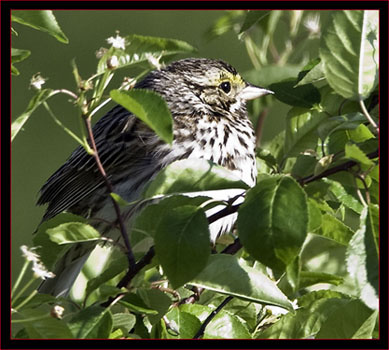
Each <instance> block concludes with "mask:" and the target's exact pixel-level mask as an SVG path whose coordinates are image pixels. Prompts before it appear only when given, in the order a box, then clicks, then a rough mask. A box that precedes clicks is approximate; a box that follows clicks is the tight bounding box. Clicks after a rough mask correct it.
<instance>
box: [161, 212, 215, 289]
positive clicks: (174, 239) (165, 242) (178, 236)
mask: <svg viewBox="0 0 389 350" xmlns="http://www.w3.org/2000/svg"><path fill="white" fill-rule="evenodd" d="M210 246H211V244H210V238H209V229H208V221H207V218H206V216H205V213H204V211H203V210H202V209H200V208H197V207H195V206H191V205H185V206H182V207H176V208H174V209H172V210H171V211H170V212H167V213H165V216H164V217H163V218H162V219H161V221H160V222H159V225H158V227H157V230H156V234H155V252H156V255H157V257H158V259H159V261H160V263H161V266H162V268H163V271H164V272H165V273H166V275H167V277H168V279H169V281H170V283H171V284H172V286H173V288H174V289H177V288H178V287H180V286H182V285H183V284H185V283H186V282H189V281H190V280H191V279H192V278H194V277H195V276H196V275H197V274H198V273H199V272H200V271H201V270H203V269H204V267H205V266H206V264H207V261H208V258H209V256H210V254H211V249H210Z"/></svg>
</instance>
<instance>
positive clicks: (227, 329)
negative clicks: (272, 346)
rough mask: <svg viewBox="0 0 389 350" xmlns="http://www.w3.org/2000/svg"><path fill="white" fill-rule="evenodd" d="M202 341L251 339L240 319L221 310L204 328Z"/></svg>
mask: <svg viewBox="0 0 389 350" xmlns="http://www.w3.org/2000/svg"><path fill="white" fill-rule="evenodd" d="M203 339H251V335H250V333H249V331H248V329H247V327H246V326H245V325H244V324H243V323H242V321H241V319H239V318H238V317H236V316H234V315H231V314H230V313H228V312H226V311H224V310H222V311H221V312H219V313H218V314H217V315H216V316H215V317H214V318H213V319H212V321H211V322H210V323H209V324H208V326H207V327H206V328H205V331H204V336H203Z"/></svg>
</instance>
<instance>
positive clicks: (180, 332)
mask: <svg viewBox="0 0 389 350" xmlns="http://www.w3.org/2000/svg"><path fill="white" fill-rule="evenodd" d="M166 320H167V321H168V323H167V322H166ZM164 321H165V323H166V328H167V330H166V331H165V334H164V335H165V337H164V338H167V339H192V338H193V337H194V336H195V334H196V333H197V331H198V330H199V328H200V327H201V323H200V320H199V319H198V318H197V317H196V316H194V315H192V314H190V313H187V312H185V311H182V310H181V309H179V308H178V307H173V308H172V309H171V310H170V311H169V312H168V313H167V314H166V318H165V319H164Z"/></svg>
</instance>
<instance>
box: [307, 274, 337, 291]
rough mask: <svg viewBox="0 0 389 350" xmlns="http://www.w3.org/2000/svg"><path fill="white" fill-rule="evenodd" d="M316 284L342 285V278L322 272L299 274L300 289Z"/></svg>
mask: <svg viewBox="0 0 389 350" xmlns="http://www.w3.org/2000/svg"><path fill="white" fill-rule="evenodd" d="M318 283H329V284H333V285H335V286H338V285H340V284H341V283H343V277H340V276H336V275H331V274H328V273H323V272H314V271H301V272H300V288H301V289H302V288H306V287H309V286H313V285H314V284H318Z"/></svg>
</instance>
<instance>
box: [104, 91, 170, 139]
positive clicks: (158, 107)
mask: <svg viewBox="0 0 389 350" xmlns="http://www.w3.org/2000/svg"><path fill="white" fill-rule="evenodd" d="M110 96H111V98H112V100H114V101H115V102H117V103H119V104H120V105H122V106H123V107H124V108H126V109H127V110H129V111H130V112H132V113H133V114H135V115H136V116H137V117H138V118H139V119H140V120H142V121H143V122H144V123H145V124H146V125H147V126H149V127H150V128H151V129H152V130H153V131H154V132H155V133H156V134H157V135H158V136H159V137H160V138H161V139H162V140H163V141H165V142H166V143H169V144H171V143H172V142H173V119H172V116H171V114H170V111H169V108H168V106H167V104H166V102H165V100H164V99H163V98H162V97H161V96H160V95H158V94H157V93H155V92H153V91H151V90H144V89H131V90H130V91H119V90H112V91H111V92H110Z"/></svg>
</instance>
